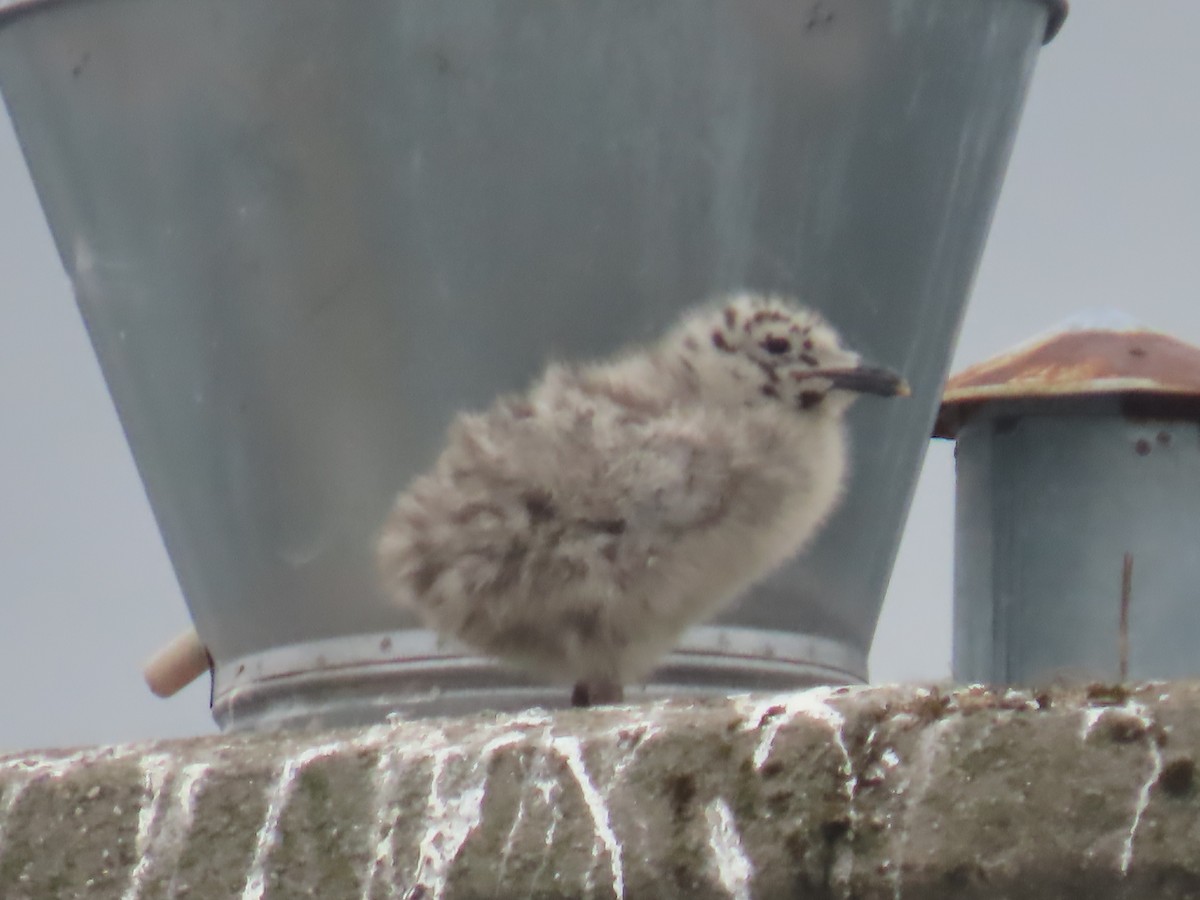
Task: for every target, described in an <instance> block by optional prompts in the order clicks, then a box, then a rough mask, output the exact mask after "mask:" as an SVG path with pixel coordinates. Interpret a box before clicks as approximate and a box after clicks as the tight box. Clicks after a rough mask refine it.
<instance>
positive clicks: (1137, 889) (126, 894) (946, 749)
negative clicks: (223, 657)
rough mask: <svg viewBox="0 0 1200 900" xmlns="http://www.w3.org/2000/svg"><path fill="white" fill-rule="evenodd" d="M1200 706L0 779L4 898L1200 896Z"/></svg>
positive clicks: (718, 713)
mask: <svg viewBox="0 0 1200 900" xmlns="http://www.w3.org/2000/svg"><path fill="white" fill-rule="evenodd" d="M1197 754H1200V685H1198V684H1194V683H1187V684H1158V685H1149V686H1143V687H1139V688H1137V689H1136V690H1133V691H1131V692H1127V691H1125V690H1123V689H1119V688H1100V687H1094V688H1092V689H1091V690H1090V691H1085V690H1083V689H1079V690H1060V691H1052V692H1047V693H1044V694H1039V695H1036V696H1034V695H1031V694H1027V693H1018V692H1007V693H1003V694H1001V693H993V692H989V691H985V690H983V689H979V688H975V689H962V690H958V691H954V692H951V693H943V692H938V691H934V690H929V689H919V688H880V689H860V690H849V689H821V690H817V691H810V692H806V693H799V694H788V695H783V696H778V697H741V698H733V699H730V700H723V701H706V702H699V703H697V702H673V703H667V704H658V705H653V706H646V707H635V708H628V709H612V710H596V711H582V712H568V713H560V714H557V715H553V716H551V715H548V714H545V713H541V712H536V711H535V712H530V713H528V714H525V715H521V716H516V717H512V716H506V717H473V718H469V719H461V720H436V721H424V722H412V723H399V724H395V725H387V726H378V727H375V728H371V729H366V730H361V731H346V732H322V733H308V734H299V733H290V734H286V735H265V736H254V737H239V738H221V737H217V738H203V739H197V740H193V741H180V742H170V743H157V744H139V745H128V746H120V747H111V748H97V749H90V750H82V751H78V752H47V753H39V754H32V755H27V756H24V757H20V756H17V757H0V897H3V898H6V900H19V898H69V897H87V898H110V897H111V898H124V900H134V898H152V897H154V898H157V897H197V898H199V897H203V898H210V897H213V898H218V897H221V898H223V897H241V898H245V900H254V898H268V900H269V898H279V897H311V896H316V897H321V898H342V897H345V898H354V900H372V898H383V897H408V898H412V900H417V898H438V897H441V898H467V897H470V898H475V897H488V898H491V897H500V898H526V897H534V898H542V897H545V898H549V897H583V896H595V897H599V898H603V897H611V896H624V897H630V898H668V897H695V898H710V897H711V898H734V900H740V898H750V897H805V898H822V897H853V898H875V897H885V898H889V900H894V898H902V897H909V898H921V900H937V898H950V897H953V898H971V897H1020V898H1021V900H1035V898H1042V897H1046V898H1049V897H1054V898H1058V897H1066V896H1072V897H1090V898H1108V897H1127V898H1135V897H1136V898H1146V897H1155V898H1164V897H1167V898H1169V897H1200V792H1198V791H1197V786H1196V773H1195V761H1196V757H1197Z"/></svg>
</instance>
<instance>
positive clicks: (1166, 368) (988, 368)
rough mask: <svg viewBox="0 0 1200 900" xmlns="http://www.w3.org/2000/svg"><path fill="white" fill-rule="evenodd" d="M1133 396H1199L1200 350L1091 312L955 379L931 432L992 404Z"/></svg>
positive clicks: (951, 431) (940, 433) (947, 433)
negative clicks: (1048, 399) (1049, 399)
mask: <svg viewBox="0 0 1200 900" xmlns="http://www.w3.org/2000/svg"><path fill="white" fill-rule="evenodd" d="M1131 395H1135V396H1139V397H1169V398H1174V399H1177V400H1178V399H1187V400H1196V401H1200V348H1197V347H1194V346H1192V345H1191V344H1187V343H1184V342H1183V341H1181V340H1179V339H1177V338H1173V337H1171V336H1170V335H1166V334H1162V333H1161V332H1158V331H1151V330H1149V329H1147V328H1144V327H1143V326H1141V325H1138V324H1137V323H1136V322H1134V321H1133V320H1132V319H1130V318H1129V317H1127V316H1123V315H1121V314H1115V315H1114V314H1111V313H1109V314H1103V315H1101V316H1099V317H1098V316H1096V315H1095V314H1092V315H1087V316H1085V317H1080V318H1078V319H1076V320H1073V321H1068V322H1067V323H1064V325H1063V326H1060V327H1059V328H1057V329H1055V330H1053V331H1051V332H1048V333H1046V334H1043V335H1039V336H1038V337H1035V338H1033V339H1031V340H1029V341H1027V342H1026V343H1024V344H1021V345H1020V346H1018V347H1015V348H1013V349H1012V350H1009V351H1008V352H1006V353H1001V354H1000V355H999V356H996V357H993V358H992V359H989V360H985V361H984V362H981V363H976V364H975V365H973V366H969V367H968V368H966V369H963V370H962V371H961V372H959V373H958V374H957V375H954V376H953V377H951V378H950V380H949V381H948V382H946V389H945V391H944V393H943V394H942V406H941V408H940V409H939V410H938V417H937V421H936V423H935V424H934V430H933V436H934V437H941V438H953V437H955V435H956V434H957V432H958V429H959V428H960V427H961V426H962V424H963V423H964V422H965V421H966V419H967V418H968V417H970V416H971V415H973V414H975V413H976V412H978V411H979V410H980V409H981V408H983V407H985V406H987V405H989V404H993V403H999V402H1005V401H1027V400H1039V399H1047V398H1057V399H1060V400H1061V399H1064V398H1071V397H1077V398H1093V397H1114V396H1117V397H1120V396H1131Z"/></svg>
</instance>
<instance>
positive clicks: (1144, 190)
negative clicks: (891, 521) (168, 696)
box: [0, 0, 1200, 752]
mask: <svg viewBox="0 0 1200 900" xmlns="http://www.w3.org/2000/svg"><path fill="white" fill-rule="evenodd" d="M1197 34H1200V3H1196V2H1195V0H1152V2H1146V3H1132V2H1129V0H1076V2H1075V4H1074V9H1073V10H1072V12H1071V17H1070V19H1069V20H1068V22H1067V25H1066V27H1065V28H1064V29H1063V32H1062V34H1060V35H1059V37H1058V38H1057V39H1056V40H1055V41H1054V43H1052V44H1051V45H1050V46H1048V47H1047V48H1046V50H1045V52H1044V54H1043V55H1042V57H1041V60H1040V62H1039V65H1038V71H1037V74H1036V76H1035V80H1034V85H1033V90H1032V93H1031V95H1030V98H1029V103H1028V106H1027V107H1026V112H1025V118H1024V120H1023V122H1022V125H1021V131H1020V134H1019V136H1018V140H1017V144H1016V149H1015V152H1014V155H1013V160H1012V164H1011V166H1010V168H1009V171H1008V177H1007V181H1006V182H1005V186H1004V191H1003V193H1002V195H1001V198H1000V205H999V210H998V212H997V215H996V220H995V223H994V226H993V228H992V233H991V237H990V239H989V242H988V247H987V251H986V253H985V255H984V259H983V264H982V268H981V269H980V272H979V277H978V280H977V282H976V285H975V290H974V293H973V296H972V298H971V303H970V307H969V309H968V313H967V318H966V324H965V326H964V329H963V333H962V336H961V339H960V342H959V346H958V352H957V355H956V363H955V368H959V367H961V366H962V365H964V364H967V363H970V362H974V361H976V360H979V359H982V358H985V357H987V356H990V355H991V354H993V353H995V352H997V351H999V350H1003V349H1005V348H1007V347H1009V346H1011V345H1013V344H1015V343H1017V342H1018V341H1021V340H1023V339H1024V338H1026V337H1028V336H1030V335H1031V334H1033V333H1035V332H1038V331H1042V330H1044V329H1045V328H1047V327H1050V326H1052V325H1055V324H1057V323H1058V322H1059V321H1061V320H1062V319H1064V318H1066V317H1067V316H1068V315H1070V314H1072V313H1073V312H1076V311H1077V310H1079V309H1082V308H1096V307H1101V308H1116V309H1122V310H1125V311H1126V312H1129V313H1132V314H1133V315H1135V316H1136V317H1137V318H1139V319H1140V320H1141V321H1143V322H1144V323H1145V324H1147V325H1149V326H1151V327H1154V328H1158V329H1160V330H1163V331H1168V332H1171V333H1174V334H1176V335H1178V336H1179V337H1181V338H1183V339H1185V340H1188V341H1191V342H1193V343H1197V344H1200V308H1198V304H1197V301H1198V300H1200V290H1198V288H1197V286H1198V285H1200V162H1198V161H1200V55H1198V54H1197V53H1196V52H1195V39H1196V35H1197ZM0 272H3V273H4V292H3V297H2V298H0V417H2V421H3V428H2V429H0V472H3V473H4V478H3V487H0V591H2V592H3V594H2V598H3V599H2V600H0V610H2V615H0V678H2V679H3V682H4V684H5V689H4V690H3V691H0V752H2V751H3V750H5V749H16V748H21V747H37V746H50V745H65V744H80V743H95V742H107V741H117V740H128V739H134V738H141V737H150V736H174V735H185V734H196V733H202V732H205V731H212V730H213V729H214V726H213V725H212V722H211V719H210V718H209V716H208V708H207V686H206V685H200V684H197V685H193V686H192V687H191V688H189V689H187V690H186V691H184V692H183V693H182V694H179V695H177V696H176V697H175V698H173V699H172V700H170V701H161V700H157V699H155V698H154V697H152V696H151V695H150V694H149V692H148V691H147V690H146V689H145V687H144V686H143V684H142V681H141V676H140V671H139V670H140V665H141V662H142V659H143V658H144V657H145V656H146V655H147V654H148V653H150V652H151V651H152V650H154V649H155V648H156V647H157V646H158V645H159V644H160V643H161V642H162V641H163V640H165V639H166V638H169V637H170V636H172V635H174V634H175V633H176V632H177V631H179V630H181V629H183V628H184V627H186V626H187V624H188V619H187V612H186V609H185V607H184V604H183V600H182V598H181V596H180V593H179V588H178V585H177V584H176V582H175V577H174V574H173V572H172V570H171V567H170V564H169V563H168V561H167V558H166V555H165V552H164V551H163V547H162V543H161V541H160V539H159V536H158V532H157V529H156V528H155V525H154V520H153V517H152V516H151V513H150V510H149V507H148V506H147V504H146V500H145V495H144V493H143V491H142V486H141V483H140V481H139V480H138V476H137V472H136V471H135V469H134V466H133V462H132V460H131V458H130V455H129V451H128V448H127V446H126V444H125V440H124V437H123V436H122V434H121V430H120V426H119V425H118V423H117V419H116V414H115V413H114V411H113V408H112V404H111V402H110V400H109V397H108V393H107V391H106V389H105V387H104V384H103V382H102V380H101V378H100V372H99V368H98V366H97V364H96V361H95V358H94V357H93V355H92V351H91V347H90V345H89V344H88V341H87V337H86V335H85V333H84V330H83V326H82V323H81V321H80V319H79V315H78V313H77V312H76V310H75V306H74V303H73V301H72V299H71V290H70V284H69V282H68V280H67V277H66V275H65V274H64V273H63V271H62V268H61V266H60V264H59V261H58V258H57V256H56V255H55V251H54V248H53V246H52V244H51V241H50V236H49V233H48V231H47V229H46V224H45V221H44V219H43V217H42V214H41V210H40V208H39V207H38V204H37V200H36V198H35V196H34V193H33V187H32V185H31V183H30V181H29V175H28V173H27V171H26V169H25V164H24V161H23V160H22V158H21V156H20V152H19V150H18V149H17V145H16V141H15V138H14V136H13V133H12V127H11V125H10V124H9V122H8V119H7V115H4V116H3V120H2V121H0ZM953 478H954V472H953V458H952V455H951V447H950V446H949V445H947V444H943V443H941V442H936V443H934V444H933V445H932V446H931V448H930V452H929V455H928V457H927V459H926V463H925V468H924V472H923V474H922V476H921V481H920V485H919V488H918V492H917V496H916V500H915V502H914V504H913V508H912V515H911V517H910V519H909V522H908V528H907V531H906V533H905V537H904V542H903V544H902V546H901V550H900V557H899V560H898V562H897V565H896V569H895V574H894V576H893V579H892V584H891V588H890V590H889V593H888V598H887V602H886V604H885V606H884V610H883V615H882V618H881V620H880V624H879V631H878V635H877V639H876V643H875V648H874V651H873V653H872V658H871V663H872V666H871V668H872V676H873V678H874V680H876V681H897V680H912V679H935V678H944V677H946V676H947V675H948V673H949V657H950V590H951V560H952V552H953V547H952V540H953V534H952V521H953Z"/></svg>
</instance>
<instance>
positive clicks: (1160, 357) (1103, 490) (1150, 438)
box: [935, 317, 1200, 684]
mask: <svg viewBox="0 0 1200 900" xmlns="http://www.w3.org/2000/svg"><path fill="white" fill-rule="evenodd" d="M1083 325H1084V327H1073V328H1070V329H1067V330H1062V331H1055V332H1053V333H1051V334H1048V335H1046V336H1044V337H1040V338H1037V339H1034V340H1032V341H1030V342H1029V343H1028V344H1025V345H1023V346H1022V347H1020V348H1017V349H1015V350H1013V351H1010V352H1009V353H1006V354H1002V355H1001V356H999V357H997V358H995V359H991V360H987V361H985V362H982V363H979V364H978V365H975V366H972V367H970V368H969V369H965V370H964V371H962V372H960V373H959V374H957V375H955V376H954V378H952V379H951V380H950V382H949V384H948V385H947V389H946V395H945V402H944V404H943V406H942V410H941V414H940V415H939V417H938V421H937V424H936V427H935V436H937V437H947V438H953V439H955V440H956V441H957V445H956V447H955V458H956V462H957V470H958V480H957V500H956V515H955V552H954V566H955V575H954V675H955V677H956V678H957V679H960V680H963V681H987V682H993V683H1025V684H1028V683H1036V682H1047V681H1051V680H1067V681H1076V680H1080V679H1083V680H1090V679H1103V680H1127V679H1134V680H1145V679H1154V678H1192V677H1195V676H1197V675H1200V660H1198V658H1197V655H1196V644H1197V641H1198V640H1200V603H1197V585H1198V584H1200V558H1198V557H1197V554H1196V535H1197V533H1198V532H1200V452H1197V447H1198V443H1200V441H1198V439H1200V348H1196V347H1192V346H1190V345H1188V344H1185V343H1183V342H1182V341H1179V340H1176V339H1175V338H1172V337H1169V336H1168V335H1164V334H1160V333H1157V332H1153V331H1148V330H1146V329H1143V328H1140V327H1137V326H1136V325H1132V324H1129V323H1114V322H1113V321H1112V320H1111V317H1110V318H1109V321H1108V322H1106V323H1104V324H1098V323H1096V322H1095V321H1094V320H1091V319H1087V320H1083Z"/></svg>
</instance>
